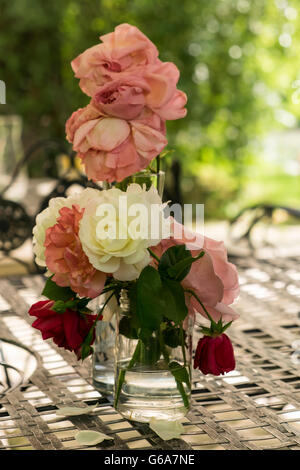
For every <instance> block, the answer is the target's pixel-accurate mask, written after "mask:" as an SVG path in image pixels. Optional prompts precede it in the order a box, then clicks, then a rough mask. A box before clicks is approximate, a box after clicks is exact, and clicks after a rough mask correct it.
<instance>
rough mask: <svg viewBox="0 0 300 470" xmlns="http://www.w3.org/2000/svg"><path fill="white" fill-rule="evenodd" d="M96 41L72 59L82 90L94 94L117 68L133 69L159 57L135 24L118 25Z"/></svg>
mask: <svg viewBox="0 0 300 470" xmlns="http://www.w3.org/2000/svg"><path fill="white" fill-rule="evenodd" d="M100 39H101V40H102V43H101V44H97V45H96V46H93V47H91V48H89V49H87V50H86V51H84V52H83V53H82V54H80V55H79V56H78V57H76V59H74V60H73V61H72V63H71V65H72V68H73V70H74V72H75V76H76V77H77V78H79V79H80V82H79V85H80V88H81V89H82V91H83V92H84V93H86V94H87V95H88V96H93V95H94V93H95V92H96V91H97V90H98V88H99V86H102V85H103V84H104V83H106V82H107V81H108V80H112V79H114V78H117V76H118V74H119V73H120V72H124V71H127V72H132V70H135V69H136V68H139V67H140V66H145V65H147V64H151V63H154V62H155V61H156V59H157V57H158V50H157V49H156V47H155V45H154V44H153V43H152V42H151V41H150V40H149V39H148V38H147V37H146V36H145V35H144V34H143V33H142V32H141V31H140V30H139V29H138V28H137V27H135V26H131V25H129V24H127V23H124V24H120V25H118V26H117V27H116V28H115V30H114V31H113V32H112V33H108V34H105V35H103V36H100Z"/></svg>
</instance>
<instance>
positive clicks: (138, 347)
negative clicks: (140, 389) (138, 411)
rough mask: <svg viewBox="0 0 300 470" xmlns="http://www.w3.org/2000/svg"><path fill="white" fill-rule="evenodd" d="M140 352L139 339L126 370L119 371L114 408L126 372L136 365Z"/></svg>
mask: <svg viewBox="0 0 300 470" xmlns="http://www.w3.org/2000/svg"><path fill="white" fill-rule="evenodd" d="M140 350H141V340H140V339H139V340H138V343H137V345H136V348H135V350H134V353H133V355H132V358H131V360H130V362H129V364H128V366H127V367H126V369H121V370H120V373H119V377H118V384H117V388H116V393H115V401H114V407H115V408H116V407H117V404H118V401H119V398H120V393H121V390H122V385H123V383H124V380H125V374H126V372H127V371H128V370H130V369H132V367H133V366H134V365H135V363H136V361H137V359H138V357H139V355H140Z"/></svg>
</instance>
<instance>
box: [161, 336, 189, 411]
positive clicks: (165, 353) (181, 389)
mask: <svg viewBox="0 0 300 470" xmlns="http://www.w3.org/2000/svg"><path fill="white" fill-rule="evenodd" d="M158 339H159V345H160V349H161V352H162V353H163V356H164V359H165V361H166V363H167V364H168V368H169V363H170V356H169V353H168V351H167V349H166V346H165V343H164V340H163V337H162V332H161V330H159V331H158ZM183 349H184V348H183ZM183 357H184V365H186V356H185V351H184V353H183ZM169 370H170V372H171V374H172V370H171V369H170V368H169ZM172 375H173V374H172ZM174 378H175V377H174ZM175 381H176V385H177V388H178V391H179V393H180V395H181V397H182V401H183V404H184V406H185V408H187V409H189V399H188V397H187V394H186V393H185V390H184V386H183V385H182V382H179V381H178V380H176V378H175Z"/></svg>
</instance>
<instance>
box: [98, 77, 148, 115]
mask: <svg viewBox="0 0 300 470" xmlns="http://www.w3.org/2000/svg"><path fill="white" fill-rule="evenodd" d="M146 92H150V88H149V86H148V85H147V82H146V81H145V80H143V79H142V78H140V77H138V76H137V77H136V76H124V77H122V78H118V79H116V80H112V81H111V82H108V83H106V85H104V86H102V87H101V88H100V89H99V91H98V92H97V93H96V94H95V96H94V97H93V99H92V104H93V105H94V106H95V108H97V109H99V110H100V111H102V112H103V113H104V114H108V115H109V116H116V117H119V118H121V119H127V120H129V119H135V118H137V117H138V115H139V114H140V113H141V112H142V110H143V108H144V107H145V105H146V98H145V93H146Z"/></svg>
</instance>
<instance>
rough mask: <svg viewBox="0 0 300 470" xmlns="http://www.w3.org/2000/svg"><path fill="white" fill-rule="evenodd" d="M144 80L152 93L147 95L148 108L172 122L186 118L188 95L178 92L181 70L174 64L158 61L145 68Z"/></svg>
mask: <svg viewBox="0 0 300 470" xmlns="http://www.w3.org/2000/svg"><path fill="white" fill-rule="evenodd" d="M143 78H144V79H145V81H146V82H147V84H148V86H149V88H150V92H148V93H147V95H146V103H147V106H148V107H149V108H150V109H151V110H152V111H153V112H155V113H156V114H158V115H159V116H160V117H161V119H164V120H172V119H180V118H183V117H185V115H186V109H185V108H184V106H185V105H186V102H187V97H186V94H185V93H183V91H180V90H177V88H176V86H177V82H178V79H179V70H178V68H177V67H176V65H175V64H173V63H172V62H161V61H160V60H157V61H156V62H155V63H154V64H151V65H149V66H147V67H145V69H144V71H143Z"/></svg>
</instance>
